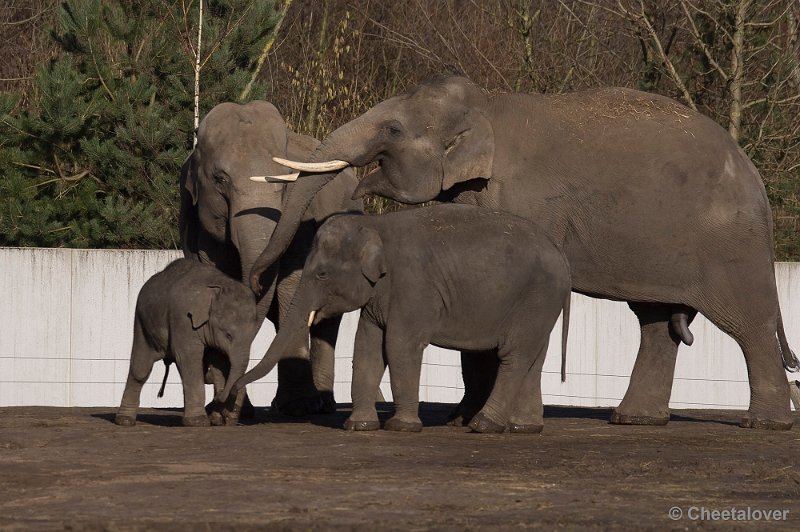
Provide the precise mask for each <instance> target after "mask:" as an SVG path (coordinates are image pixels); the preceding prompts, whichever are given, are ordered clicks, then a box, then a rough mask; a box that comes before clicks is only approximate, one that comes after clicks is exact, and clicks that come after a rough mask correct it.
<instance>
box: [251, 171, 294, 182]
mask: <svg viewBox="0 0 800 532" xmlns="http://www.w3.org/2000/svg"><path fill="white" fill-rule="evenodd" d="M299 175H300V172H295V173H293V174H286V175H254V176H251V177H250V181H255V182H256V183H281V182H284V181H297V177H298V176H299Z"/></svg>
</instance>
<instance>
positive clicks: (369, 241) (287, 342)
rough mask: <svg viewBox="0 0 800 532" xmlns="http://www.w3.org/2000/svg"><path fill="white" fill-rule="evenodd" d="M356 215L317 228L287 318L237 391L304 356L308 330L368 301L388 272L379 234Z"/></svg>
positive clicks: (334, 219)
mask: <svg viewBox="0 0 800 532" xmlns="http://www.w3.org/2000/svg"><path fill="white" fill-rule="evenodd" d="M354 219H356V220H357V219H358V216H336V217H333V218H331V219H329V220H328V221H327V222H326V223H325V224H324V225H323V226H322V227H321V228H320V229H319V231H318V232H317V236H316V238H315V239H314V244H313V246H312V248H311V253H310V254H309V256H308V259H307V260H306V264H305V267H304V268H303V275H302V278H301V279H300V286H299V287H298V288H297V292H296V293H295V297H294V299H293V300H292V304H291V307H290V309H289V312H288V317H287V319H286V320H285V323H284V325H283V326H282V327H281V329H280V330H279V331H278V334H277V336H276V337H275V340H274V341H273V342H272V344H271V345H270V347H269V349H268V350H267V353H266V354H265V355H264V358H263V359H262V360H261V362H259V363H258V365H256V366H255V367H254V368H253V369H252V370H250V371H249V372H248V373H247V374H246V375H245V376H244V377H242V378H241V379H239V381H238V382H237V383H236V385H235V388H236V389H239V388H241V387H243V386H245V385H247V384H249V383H251V382H253V381H255V380H257V379H260V378H261V377H263V376H264V375H266V374H267V373H269V372H270V371H271V370H272V368H273V367H275V364H277V363H278V362H279V361H280V360H281V359H283V358H287V357H301V358H307V357H308V351H307V349H305V343H304V342H305V339H306V338H307V336H308V328H309V327H310V326H311V325H312V324H314V323H319V322H320V321H321V320H324V319H326V318H330V317H333V316H339V315H341V314H344V313H345V312H350V311H352V310H356V309H359V308H361V307H363V306H364V305H366V304H367V302H368V301H369V300H370V298H372V296H373V294H374V293H375V284H376V283H377V282H378V280H379V279H380V278H381V277H383V276H384V275H385V273H386V262H385V258H384V254H383V244H382V242H381V239H380V236H379V235H378V233H377V232H376V231H375V230H373V229H369V228H365V227H360V226H356V225H355V224H353V223H352V220H354Z"/></svg>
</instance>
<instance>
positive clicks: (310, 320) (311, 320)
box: [308, 310, 317, 327]
mask: <svg viewBox="0 0 800 532" xmlns="http://www.w3.org/2000/svg"><path fill="white" fill-rule="evenodd" d="M316 315H317V311H316V310H312V311H311V312H309V313H308V326H309V327H311V324H312V323H314V317H316Z"/></svg>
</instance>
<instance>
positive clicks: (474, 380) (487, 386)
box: [447, 349, 500, 427]
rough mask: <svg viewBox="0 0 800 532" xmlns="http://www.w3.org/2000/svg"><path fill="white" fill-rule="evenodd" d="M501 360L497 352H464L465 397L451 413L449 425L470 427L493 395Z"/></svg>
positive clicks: (462, 369)
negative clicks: (470, 423)
mask: <svg viewBox="0 0 800 532" xmlns="http://www.w3.org/2000/svg"><path fill="white" fill-rule="evenodd" d="M499 364H500V360H499V359H498V358H497V350H496V349H495V350H490V351H462V352H461V376H462V378H463V379H464V397H463V398H462V399H461V402H460V403H458V406H456V408H455V409H454V410H453V411H452V412H451V413H450V416H449V420H448V422H447V424H448V425H453V426H457V427H462V426H467V425H469V422H470V420H472V418H473V416H475V414H477V413H478V412H479V411H480V409H481V408H483V405H485V404H486V400H487V399H488V398H489V395H490V394H491V393H492V388H494V382H495V379H496V378H497V368H498V366H499Z"/></svg>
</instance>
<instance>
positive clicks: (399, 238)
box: [235, 204, 571, 432]
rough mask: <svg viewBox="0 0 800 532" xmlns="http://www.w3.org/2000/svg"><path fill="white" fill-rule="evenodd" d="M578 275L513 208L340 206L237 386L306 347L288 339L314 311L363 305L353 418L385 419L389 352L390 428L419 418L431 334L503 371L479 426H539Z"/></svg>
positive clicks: (300, 334) (415, 425)
mask: <svg viewBox="0 0 800 532" xmlns="http://www.w3.org/2000/svg"><path fill="white" fill-rule="evenodd" d="M487 279H488V280H487ZM570 287H571V285H570V273H569V266H568V265H567V261H566V259H565V257H564V255H563V254H562V253H561V251H560V250H559V249H558V248H557V247H556V246H555V244H554V243H553V242H552V241H551V240H550V239H549V238H548V237H547V235H545V234H544V233H543V232H542V231H541V230H539V229H537V228H536V226H535V225H533V224H532V223H531V222H529V221H527V220H523V219H522V218H519V217H517V216H514V215H511V214H508V213H503V212H498V211H496V210H489V209H483V208H480V207H475V206H472V205H454V204H442V205H434V206H428V207H420V208H418V209H411V210H405V211H401V212H396V213H391V214H385V215H382V216H378V215H373V216H355V215H342V216H336V217H333V218H331V219H329V220H328V221H327V222H325V223H324V224H323V225H322V227H321V228H320V230H319V232H318V233H317V236H316V238H315V241H314V245H313V246H312V249H311V253H310V254H309V257H308V260H307V261H306V265H305V268H304V269H303V275H302V279H301V281H300V286H299V287H298V289H297V292H296V294H295V299H294V300H293V301H292V306H291V309H290V311H289V317H288V318H287V321H286V323H285V324H284V325H285V326H284V328H283V329H282V330H281V331H280V332H279V333H278V336H277V337H276V339H275V340H274V342H273V343H272V345H271V346H270V348H269V350H268V351H267V353H266V355H265V357H264V359H263V360H262V361H261V362H260V363H259V364H258V365H257V366H256V367H255V368H253V369H252V370H251V371H249V372H248V373H247V374H245V376H244V377H242V378H241V379H239V380H238V381H237V382H236V384H235V386H236V387H237V388H239V387H242V386H244V385H246V384H248V383H250V382H252V381H254V380H255V379H258V378H261V377H263V376H264V375H266V374H267V373H268V372H269V370H270V369H272V368H273V367H274V366H275V364H276V363H277V362H278V360H280V359H281V358H283V357H286V356H288V353H292V352H301V353H302V350H299V349H290V348H293V347H294V346H297V345H299V343H300V342H301V341H302V340H303V339H304V338H305V335H306V331H307V328H308V326H310V325H311V324H312V323H316V322H317V321H319V320H321V319H325V318H329V317H330V316H336V315H338V314H341V313H343V312H348V311H351V310H355V309H359V308H360V309H361V316H360V318H359V322H358V329H357V332H356V338H355V348H354V352H353V382H352V396H353V411H352V414H351V415H350V417H349V418H348V420H347V421H346V422H345V428H346V429H349V430H374V429H377V428H379V427H380V425H379V422H378V415H377V412H376V410H375V393H376V390H377V389H378V386H379V384H380V380H381V376H382V375H383V372H384V359H385V360H386V364H387V365H388V367H389V373H390V377H391V379H390V380H391V386H392V394H393V396H394V403H395V409H396V411H395V414H394V416H393V417H392V418H391V419H389V420H388V421H387V422H386V425H385V428H386V429H388V430H395V431H406V432H417V431H420V430H422V422H421V421H420V418H419V415H418V409H419V381H420V369H421V365H422V351H423V349H424V348H425V346H426V345H428V344H434V345H438V346H441V347H445V348H451V349H469V350H471V351H477V352H484V353H488V352H491V353H494V352H495V351H496V353H497V358H498V359H499V361H500V364H499V369H498V372H497V379H496V381H495V383H494V387H493V389H492V391H491V394H490V395H489V397H488V399H487V401H486V404H485V405H484V406H483V408H482V409H481V410H480V412H478V413H477V414H475V415H474V416H473V417H472V419H471V421H470V423H469V426H470V428H471V429H472V430H473V431H475V432H503V431H504V430H506V428H507V427H508V428H510V430H511V431H512V432H539V431H541V430H542V426H543V423H542V413H543V408H542V395H541V372H542V364H543V363H544V358H545V354H546V352H547V346H548V344H549V337H550V331H551V329H552V328H553V326H554V324H555V323H556V320H557V319H558V316H559V315H560V314H561V311H562V309H566V310H565V320H564V323H567V322H568V321H569V320H568V317H567V314H568V309H569V298H570ZM562 346H566V328H565V329H564V337H563V338H562ZM562 349H563V347H562ZM381 355H383V356H381Z"/></svg>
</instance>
